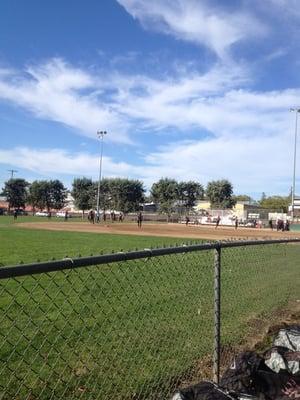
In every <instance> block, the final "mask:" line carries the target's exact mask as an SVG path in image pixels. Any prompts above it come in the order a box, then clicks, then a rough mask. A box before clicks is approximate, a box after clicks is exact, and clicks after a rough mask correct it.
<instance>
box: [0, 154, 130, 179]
mask: <svg viewBox="0 0 300 400" xmlns="http://www.w3.org/2000/svg"><path fill="white" fill-rule="evenodd" d="M0 160H1V161H0V163H3V164H8V165H13V166H15V167H18V168H23V169H26V170H28V171H31V172H34V173H38V174H42V175H45V176H47V175H48V176H53V175H55V174H56V175H57V174H61V175H72V176H78V175H79V176H80V175H86V176H91V177H93V178H94V179H97V177H98V170H99V156H98V155H92V154H89V153H87V152H81V153H71V152H67V151H65V150H62V149H32V148H28V147H16V148H14V149H9V150H4V149H2V150H1V149H0ZM103 169H104V170H105V175H107V176H130V175H132V174H135V172H136V170H135V167H133V166H131V165H129V164H127V163H125V162H115V161H113V160H112V159H111V158H110V157H106V156H104V157H103Z"/></svg>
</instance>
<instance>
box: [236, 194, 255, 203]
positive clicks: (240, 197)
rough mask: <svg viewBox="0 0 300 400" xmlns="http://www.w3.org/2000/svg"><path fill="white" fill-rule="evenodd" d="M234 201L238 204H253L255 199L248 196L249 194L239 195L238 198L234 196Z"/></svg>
mask: <svg viewBox="0 0 300 400" xmlns="http://www.w3.org/2000/svg"><path fill="white" fill-rule="evenodd" d="M232 197H233V199H234V200H235V201H236V202H237V201H247V202H249V203H250V202H252V201H253V199H252V198H251V197H250V196H248V195H247V194H238V195H236V196H232Z"/></svg>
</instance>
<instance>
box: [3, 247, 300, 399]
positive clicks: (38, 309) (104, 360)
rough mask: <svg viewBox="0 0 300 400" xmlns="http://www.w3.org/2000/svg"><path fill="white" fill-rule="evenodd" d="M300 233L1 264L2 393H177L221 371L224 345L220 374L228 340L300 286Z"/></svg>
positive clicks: (156, 396) (75, 396)
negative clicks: (284, 237)
mask: <svg viewBox="0 0 300 400" xmlns="http://www.w3.org/2000/svg"><path fill="white" fill-rule="evenodd" d="M298 241H300V240H298ZM293 242H295V243H293ZM296 242H297V240H293V241H288V240H286V241H264V242H263V241H261V242H259V241H257V242H255V245H253V242H227V243H211V244H200V245H190V246H181V247H174V248H164V249H154V250H143V251H136V252H130V253H117V254H112V255H104V256H97V257H89V258H81V259H64V260H61V261H55V262H47V263H39V264H31V265H22V266H15V267H6V268H1V269H0V299H1V300H0V304H1V311H0V326H1V329H0V335H1V344H0V398H1V399H3V400H4V399H5V400H8V399H20V400H21V399H22V400H23V399H28V400H35V399H39V400H42V399H85V400H92V399H116V400H117V399H136V400H137V399H138V400H142V399H164V398H165V399H167V398H168V397H169V396H170V394H171V393H172V392H173V391H174V389H175V388H176V387H178V386H183V385H185V384H188V383H192V382H197V381H199V380H200V379H202V378H204V377H206V378H211V377H212V357H211V355H212V354H214V377H215V379H216V380H217V379H218V375H219V368H220V365H221V363H222V358H223V356H224V355H225V354H226V349H227V348H229V347H230V345H232V344H234V343H235V342H236V341H239V340H241V339H242V337H243V336H244V335H246V334H247V332H248V327H249V325H251V322H252V320H253V318H255V317H256V316H257V315H264V314H265V315H270V314H271V313H272V312H273V311H274V310H275V309H278V308H280V307H283V306H285V305H286V304H287V303H288V301H289V300H295V299H296V298H297V293H298V292H299V266H298V264H297V260H299V255H300V246H299V244H298V243H296ZM220 322H221V330H220ZM221 345H222V346H221ZM221 349H222V351H221ZM220 355H221V357H220Z"/></svg>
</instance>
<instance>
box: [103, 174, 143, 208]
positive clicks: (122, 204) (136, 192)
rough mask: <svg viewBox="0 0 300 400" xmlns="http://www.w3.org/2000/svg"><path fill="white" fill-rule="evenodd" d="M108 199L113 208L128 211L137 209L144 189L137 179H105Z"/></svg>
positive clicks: (141, 200)
mask: <svg viewBox="0 0 300 400" xmlns="http://www.w3.org/2000/svg"><path fill="white" fill-rule="evenodd" d="M107 184H108V192H107V194H108V196H107V198H108V201H109V202H110V204H111V207H112V208H113V209H114V210H119V211H122V212H123V213H124V214H126V213H128V212H134V211H138V210H139V207H140V203H142V202H143V201H144V193H145V189H144V186H143V183H142V182H141V181H139V180H133V179H122V178H115V179H109V180H107Z"/></svg>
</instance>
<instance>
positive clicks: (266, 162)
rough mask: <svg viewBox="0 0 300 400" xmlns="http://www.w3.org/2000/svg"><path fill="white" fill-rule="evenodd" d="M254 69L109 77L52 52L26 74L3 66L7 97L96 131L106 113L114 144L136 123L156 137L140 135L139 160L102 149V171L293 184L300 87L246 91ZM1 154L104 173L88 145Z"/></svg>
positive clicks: (52, 168) (32, 164) (65, 169)
mask: <svg viewBox="0 0 300 400" xmlns="http://www.w3.org/2000/svg"><path fill="white" fill-rule="evenodd" d="M249 76H250V74H249V72H248V71H247V69H246V68H243V66H237V65H236V64H233V65H227V66H224V65H216V66H215V67H214V68H212V69H211V70H209V71H208V72H206V73H203V74H200V73H197V72H196V71H192V72H189V71H187V70H186V71H185V70H183V69H182V70H180V72H178V75H177V76H176V77H173V78H171V77H168V78H166V79H165V80H163V79H161V80H158V79H154V78H150V77H147V76H143V75H137V76H135V77H132V76H127V75H122V74H120V73H116V72H111V73H109V74H106V75H105V76H104V75H101V74H100V73H98V72H97V71H94V73H93V74H92V73H91V72H89V71H87V70H84V69H79V68H74V67H72V66H70V65H68V64H66V63H65V62H63V61H62V60H52V61H49V62H48V63H46V64H43V65H41V66H35V67H30V68H28V70H27V75H26V74H22V75H21V74H20V73H16V72H15V73H12V72H10V73H7V71H6V72H5V74H3V75H2V76H1V74H0V98H2V99H4V100H6V101H10V102H12V103H13V104H15V105H18V106H21V107H23V108H25V109H27V110H30V111H31V112H32V113H33V114H34V115H36V116H37V117H39V118H44V119H50V120H55V121H58V122H60V123H63V124H66V125H68V126H70V127H73V128H76V130H78V131H80V132H81V133H82V134H83V135H87V136H91V137H95V131H96V130H97V129H99V121H102V122H101V126H100V128H101V129H107V128H106V126H109V127H110V128H109V130H110V133H111V127H113V129H112V130H113V132H114V133H115V135H112V134H110V135H109V137H108V138H107V140H113V141H115V142H116V143H122V142H124V141H127V142H130V140H132V141H133V139H134V138H133V134H134V131H138V130H140V131H143V130H144V131H145V136H147V135H149V133H151V134H154V135H156V137H157V143H158V145H157V146H156V149H155V148H153V147H152V148H151V149H150V150H148V149H149V148H150V146H149V147H148V144H147V139H146V137H145V138H144V137H142V136H141V137H140V139H139V140H140V141H141V142H143V143H144V146H143V147H144V149H146V151H147V152H148V154H147V155H144V156H143V155H142V156H141V157H140V159H138V160H137V158H136V157H135V159H136V160H137V161H136V164H139V165H133V164H130V163H124V162H118V161H116V160H114V159H112V158H110V157H108V156H107V154H105V157H104V159H103V161H104V163H103V164H104V175H105V176H128V177H132V178H140V179H142V180H144V181H145V183H146V185H147V186H148V187H150V186H151V184H152V183H153V182H154V181H155V180H157V179H159V178H160V177H161V176H172V177H175V178H176V179H184V180H186V179H197V180H200V181H201V182H203V183H206V182H207V181H208V180H211V179H218V178H220V177H226V178H228V179H230V180H232V181H233V183H234V184H235V185H236V190H237V191H245V192H253V191H260V190H266V187H270V188H273V189H272V190H274V191H276V190H278V191H283V192H284V191H285V192H286V191H288V187H289V185H290V172H291V165H290V164H291V156H290V154H291V153H292V152H291V147H292V137H291V135H292V132H293V124H294V119H293V117H292V115H291V114H289V112H288V110H289V108H290V107H291V106H298V105H299V102H298V99H299V97H300V89H298V88H296V89H286V90H278V91H269V92H258V91H256V92H255V91H252V90H250V89H247V85H248V84H249ZM250 82H251V81H250ZM99 93H100V94H101V95H100V96H99ZM102 117H103V118H102ZM101 118H102V119H101ZM103 121H106V123H107V125H106V124H104V123H103ZM169 128H172V129H174V130H175V131H176V133H177V134H178V133H180V135H181V137H182V139H183V142H180V143H172V140H171V139H170V145H169V146H167V147H164V148H159V143H161V142H160V140H159V139H160V138H159V135H160V133H161V132H166V131H168V129H169ZM191 131H192V132H193V134H192V133H191ZM204 132H205V134H206V133H207V132H209V133H210V136H209V140H208V139H204V135H203V133H204ZM141 133H142V132H141ZM177 137H178V136H177ZM187 138H188V139H189V140H191V138H192V142H187V141H186V139H187ZM164 141H165V140H164ZM157 149H158V150H157ZM132 151H134V150H132ZM133 158H134V157H133ZM0 159H1V162H2V163H6V164H9V165H12V166H14V167H17V168H23V169H26V170H29V171H32V172H34V171H39V172H40V173H44V174H46V175H47V174H48V175H49V176H51V175H55V174H58V175H60V174H66V175H69V176H78V175H79V176H80V175H87V176H93V177H94V178H95V179H96V178H97V171H98V156H95V155H91V154H88V153H86V152H85V153H84V152H80V153H74V154H73V153H70V152H66V151H63V150H61V149H28V148H16V149H11V150H1V151H0ZM280 185H281V186H280Z"/></svg>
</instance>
